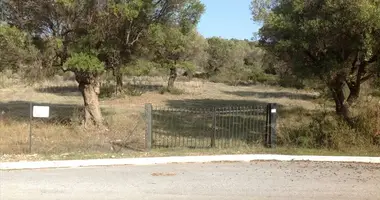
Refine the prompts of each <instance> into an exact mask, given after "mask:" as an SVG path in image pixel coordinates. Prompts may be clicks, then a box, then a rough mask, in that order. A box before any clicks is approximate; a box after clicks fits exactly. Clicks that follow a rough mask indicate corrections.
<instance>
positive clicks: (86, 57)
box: [63, 53, 105, 73]
mask: <svg viewBox="0 0 380 200" xmlns="http://www.w3.org/2000/svg"><path fill="white" fill-rule="evenodd" d="M63 66H64V68H66V69H69V70H72V71H74V72H77V71H78V72H88V73H102V72H103V71H104V70H105V69H104V64H103V63H102V62H100V61H99V59H98V58H97V57H96V56H93V55H90V54H86V53H74V54H73V55H71V56H70V58H69V59H68V60H67V61H66V62H65V64H64V65H63Z"/></svg>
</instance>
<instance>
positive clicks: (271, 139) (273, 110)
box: [267, 103, 277, 148]
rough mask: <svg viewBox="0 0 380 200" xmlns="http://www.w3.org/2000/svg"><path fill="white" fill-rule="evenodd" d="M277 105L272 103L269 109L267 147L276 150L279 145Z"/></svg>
mask: <svg viewBox="0 0 380 200" xmlns="http://www.w3.org/2000/svg"><path fill="white" fill-rule="evenodd" d="M276 129H277V104H275V103H270V104H268V108H267V130H268V131H267V145H269V146H270V147H271V148H276V145H277V130H276Z"/></svg>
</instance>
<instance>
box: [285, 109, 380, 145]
mask: <svg viewBox="0 0 380 200" xmlns="http://www.w3.org/2000/svg"><path fill="white" fill-rule="evenodd" d="M376 111H377V109H373V108H372V107H371V109H369V108H364V109H363V110H362V112H360V113H359V115H358V118H357V119H356V123H357V124H358V126H357V128H355V129H353V128H351V127H349V126H348V125H347V123H345V122H344V121H343V120H342V119H340V118H338V117H336V115H334V113H332V112H329V111H327V110H322V111H318V112H317V113H313V114H312V115H305V114H302V113H300V114H299V115H300V116H299V117H300V118H302V124H300V125H298V124H296V123H295V122H294V123H289V122H287V124H284V125H282V126H281V128H280V132H279V134H278V141H279V144H280V145H283V146H294V147H302V148H318V149H334V150H340V151H344V150H350V149H352V148H369V147H371V146H379V145H380V143H379V140H378V136H377V135H376V121H377V120H378V118H377V117H376V115H377V114H376ZM307 118H310V120H309V122H307V121H305V119H307Z"/></svg>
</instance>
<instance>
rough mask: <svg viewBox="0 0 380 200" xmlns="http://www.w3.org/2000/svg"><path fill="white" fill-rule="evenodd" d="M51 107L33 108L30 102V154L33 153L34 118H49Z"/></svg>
mask: <svg viewBox="0 0 380 200" xmlns="http://www.w3.org/2000/svg"><path fill="white" fill-rule="evenodd" d="M49 116H50V107H49V106H33V103H32V102H30V124H29V153H32V122H33V118H49Z"/></svg>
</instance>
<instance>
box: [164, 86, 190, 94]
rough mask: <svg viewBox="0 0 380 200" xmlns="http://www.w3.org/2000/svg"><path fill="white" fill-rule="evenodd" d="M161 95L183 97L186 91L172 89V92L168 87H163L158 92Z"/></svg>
mask: <svg viewBox="0 0 380 200" xmlns="http://www.w3.org/2000/svg"><path fill="white" fill-rule="evenodd" d="M158 92H159V93H160V94H165V93H170V94H172V95H182V94H184V93H185V91H184V90H181V89H179V88H171V89H170V90H169V89H168V88H167V87H162V88H160V90H159V91H158Z"/></svg>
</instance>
